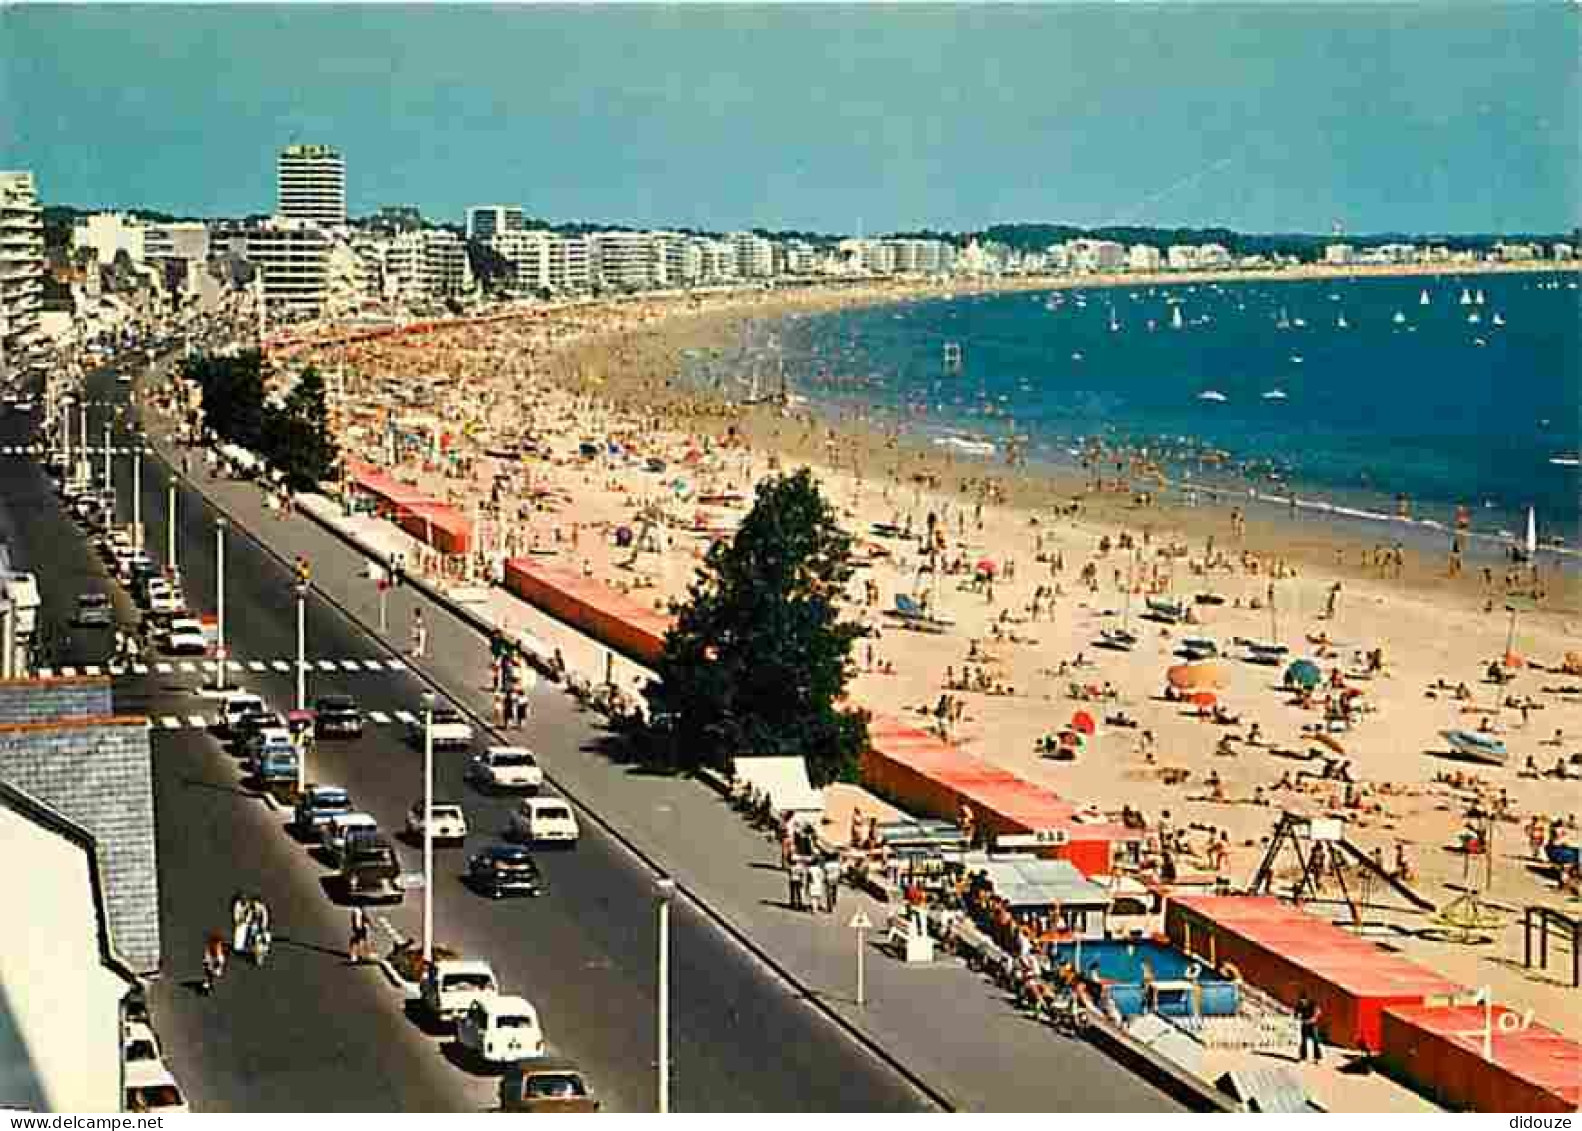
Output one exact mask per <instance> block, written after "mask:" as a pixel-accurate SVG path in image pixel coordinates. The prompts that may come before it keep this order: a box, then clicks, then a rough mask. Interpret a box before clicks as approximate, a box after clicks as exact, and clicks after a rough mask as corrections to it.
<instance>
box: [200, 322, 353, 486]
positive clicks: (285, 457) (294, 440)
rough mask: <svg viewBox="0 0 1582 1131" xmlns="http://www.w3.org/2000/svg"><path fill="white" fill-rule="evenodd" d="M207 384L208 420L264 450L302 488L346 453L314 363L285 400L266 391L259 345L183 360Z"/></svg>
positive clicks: (233, 438)
mask: <svg viewBox="0 0 1582 1131" xmlns="http://www.w3.org/2000/svg"><path fill="white" fill-rule="evenodd" d="M182 373H183V375H184V376H185V377H186V378H187V379H188V380H190V381H194V382H196V383H197V385H198V387H199V388H200V389H202V390H203V415H204V422H205V424H206V425H207V426H208V427H209V428H210V429H212V430H213V431H214V433H215V434H216V435H218V436H219V437H220V438H222V439H224V440H227V441H229V442H230V443H233V444H237V445H239V446H241V447H243V448H246V449H248V450H249V451H251V452H255V453H257V454H258V455H260V456H262V457H263V458H264V459H265V460H266V461H267V462H268V463H269V464H271V465H272V466H274V467H276V468H278V469H279V470H280V471H282V472H283V473H284V474H285V476H286V479H287V481H288V482H289V483H290V484H291V485H292V486H293V487H296V488H298V489H309V488H311V487H313V486H314V485H315V484H317V483H320V482H322V481H323V480H325V479H328V478H330V477H331V476H332V475H333V474H334V473H335V466H336V463H337V461H338V460H339V458H340V453H339V451H338V450H337V448H336V444H335V440H334V437H333V436H331V434H330V427H329V408H328V405H327V404H326V401H325V394H324V378H323V377H321V376H320V375H319V372H318V370H316V369H314V368H312V367H311V366H310V367H309V368H307V369H306V370H304V371H303V372H302V374H301V375H300V376H299V377H298V378H297V383H296V384H295V385H294V386H293V387H292V389H291V391H290V392H289V393H287V394H286V397H285V400H284V401H283V402H282V403H281V404H278V405H276V404H271V403H270V402H269V401H268V400H267V398H266V395H265V382H264V369H263V358H262V357H261V356H260V355H259V353H258V351H256V350H248V351H246V352H243V353H239V354H237V355H236V356H234V357H220V356H213V355H200V356H198V357H194V358H191V359H190V360H188V361H186V362H184V363H183V365H182Z"/></svg>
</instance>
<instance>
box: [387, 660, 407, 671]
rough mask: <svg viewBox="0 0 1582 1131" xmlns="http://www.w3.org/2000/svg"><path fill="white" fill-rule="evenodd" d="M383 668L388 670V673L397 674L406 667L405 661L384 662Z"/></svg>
mask: <svg viewBox="0 0 1582 1131" xmlns="http://www.w3.org/2000/svg"><path fill="white" fill-rule="evenodd" d="M385 667H386V668H388V669H389V670H390V671H393V672H398V671H401V670H403V669H404V668H405V667H406V661H405V660H386V661H385Z"/></svg>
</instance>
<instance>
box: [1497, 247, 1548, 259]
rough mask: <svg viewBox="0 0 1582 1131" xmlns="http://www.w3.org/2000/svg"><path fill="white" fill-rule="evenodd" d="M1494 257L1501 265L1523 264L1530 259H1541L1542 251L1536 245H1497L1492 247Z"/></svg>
mask: <svg viewBox="0 0 1582 1131" xmlns="http://www.w3.org/2000/svg"><path fill="white" fill-rule="evenodd" d="M1494 257H1495V258H1496V259H1498V260H1500V261H1501V262H1503V263H1525V262H1527V261H1528V260H1532V259H1542V258H1543V251H1542V249H1540V248H1539V247H1538V245H1537V244H1530V243H1497V244H1495V245H1494Z"/></svg>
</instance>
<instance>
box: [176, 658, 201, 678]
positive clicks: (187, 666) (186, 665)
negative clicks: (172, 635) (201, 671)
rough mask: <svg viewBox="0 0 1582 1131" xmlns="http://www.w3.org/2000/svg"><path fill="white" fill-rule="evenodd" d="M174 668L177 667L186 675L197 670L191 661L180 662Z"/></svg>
mask: <svg viewBox="0 0 1582 1131" xmlns="http://www.w3.org/2000/svg"><path fill="white" fill-rule="evenodd" d="M176 666H177V667H179V668H180V669H181V670H182V671H184V672H186V673H187V674H188V675H191V674H192V673H193V672H195V671H197V670H198V668H197V665H196V664H194V663H193V662H192V661H191V660H182V661H181V662H180V663H179V664H178V665H176Z"/></svg>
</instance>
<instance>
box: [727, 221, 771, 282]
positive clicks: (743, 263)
mask: <svg viewBox="0 0 1582 1131" xmlns="http://www.w3.org/2000/svg"><path fill="white" fill-rule="evenodd" d="M726 239H727V240H728V241H729V242H730V245H731V250H732V252H733V253H734V255H735V257H736V274H737V275H738V276H740V277H741V278H743V279H767V278H768V277H769V276H770V275H773V274H774V270H775V258H774V245H773V244H771V243H770V242H769V241H768V240H766V239H764V238H763V237H762V236H759V235H754V234H753V233H752V232H732V233H731V234H730V235H729V236H727V237H726Z"/></svg>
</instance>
